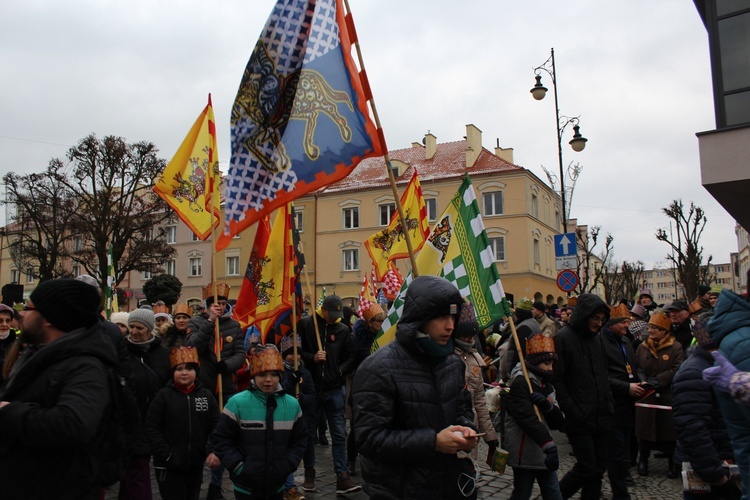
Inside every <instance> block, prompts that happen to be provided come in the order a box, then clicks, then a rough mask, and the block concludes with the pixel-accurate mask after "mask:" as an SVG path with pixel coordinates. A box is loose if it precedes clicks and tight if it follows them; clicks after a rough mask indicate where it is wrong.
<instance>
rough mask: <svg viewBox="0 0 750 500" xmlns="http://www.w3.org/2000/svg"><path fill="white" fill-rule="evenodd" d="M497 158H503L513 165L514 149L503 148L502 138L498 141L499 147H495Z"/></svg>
mask: <svg viewBox="0 0 750 500" xmlns="http://www.w3.org/2000/svg"><path fill="white" fill-rule="evenodd" d="M495 156H497V157H498V158H502V159H503V160H505V161H507V162H508V163H513V148H501V147H500V138H498V139H497V146H495Z"/></svg>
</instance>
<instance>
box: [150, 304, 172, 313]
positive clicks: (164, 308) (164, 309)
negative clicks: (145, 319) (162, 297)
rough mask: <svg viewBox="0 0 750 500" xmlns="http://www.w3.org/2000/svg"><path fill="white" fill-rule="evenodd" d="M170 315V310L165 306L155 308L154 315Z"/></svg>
mask: <svg viewBox="0 0 750 500" xmlns="http://www.w3.org/2000/svg"><path fill="white" fill-rule="evenodd" d="M159 313H162V314H169V308H168V307H167V306H165V305H158V306H154V314H159Z"/></svg>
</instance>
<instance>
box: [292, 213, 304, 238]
mask: <svg viewBox="0 0 750 500" xmlns="http://www.w3.org/2000/svg"><path fill="white" fill-rule="evenodd" d="M294 217H295V221H294V224H295V228H296V229H297V231H299V232H300V233H301V232H302V228H303V227H304V225H305V216H304V213H303V212H298V211H297V210H295V211H294Z"/></svg>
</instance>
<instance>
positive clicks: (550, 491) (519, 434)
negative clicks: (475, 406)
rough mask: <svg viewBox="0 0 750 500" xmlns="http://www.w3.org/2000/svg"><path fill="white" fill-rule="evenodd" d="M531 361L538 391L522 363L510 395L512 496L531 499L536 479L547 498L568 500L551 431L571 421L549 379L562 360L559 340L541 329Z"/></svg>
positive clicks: (529, 351)
mask: <svg viewBox="0 0 750 500" xmlns="http://www.w3.org/2000/svg"><path fill="white" fill-rule="evenodd" d="M525 360H526V368H527V370H528V374H529V380H530V382H531V387H532V390H531V391H530V390H529V385H528V383H527V382H526V380H525V378H524V376H523V370H522V368H521V363H518V364H517V365H516V366H515V367H514V368H513V370H512V372H511V375H510V381H511V382H510V392H509V393H508V399H507V401H508V404H507V411H508V413H507V415H506V418H505V446H506V447H507V448H508V465H510V466H511V467H513V493H512V494H511V497H510V498H512V499H514V500H524V499H528V498H530V497H531V489H532V488H533V486H534V481H536V482H537V483H538V484H539V489H540V491H541V493H542V498H543V499H544V500H557V499H562V495H561V494H560V485H559V483H558V481H557V472H556V471H557V469H558V468H559V466H560V459H559V457H558V455H557V445H555V442H554V441H553V440H552V436H551V435H550V433H549V429H560V428H561V427H562V426H563V424H564V423H565V416H564V415H563V413H562V411H561V410H560V408H559V406H558V405H557V399H556V398H555V388H554V387H553V386H552V384H550V383H549V381H550V380H551V379H552V369H553V367H554V364H555V361H556V360H557V354H555V342H554V340H553V338H552V337H546V336H544V335H542V334H541V333H537V334H535V335H532V336H531V337H529V338H528V340H527V341H526V358H525ZM535 406H536V407H537V408H538V411H536V410H535V409H534V407H535ZM539 415H541V417H542V418H541V420H540V417H539Z"/></svg>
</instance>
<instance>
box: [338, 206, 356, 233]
mask: <svg viewBox="0 0 750 500" xmlns="http://www.w3.org/2000/svg"><path fill="white" fill-rule="evenodd" d="M341 214H342V216H343V217H344V229H357V228H358V227H359V207H349V208H345V209H343V210H342V211H341Z"/></svg>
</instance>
